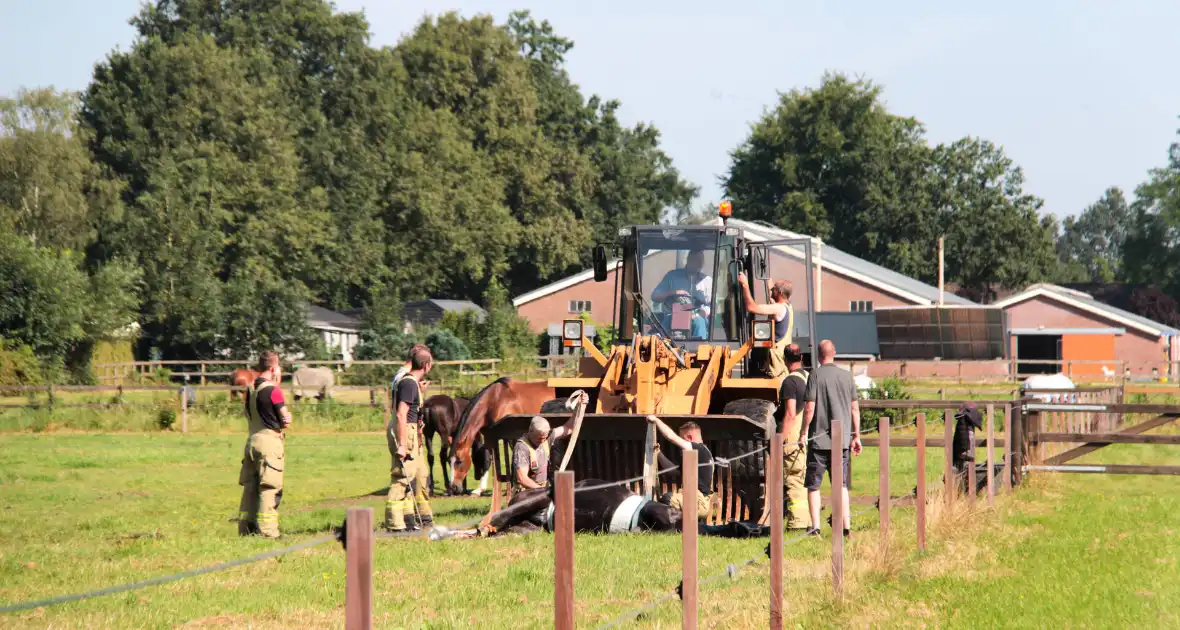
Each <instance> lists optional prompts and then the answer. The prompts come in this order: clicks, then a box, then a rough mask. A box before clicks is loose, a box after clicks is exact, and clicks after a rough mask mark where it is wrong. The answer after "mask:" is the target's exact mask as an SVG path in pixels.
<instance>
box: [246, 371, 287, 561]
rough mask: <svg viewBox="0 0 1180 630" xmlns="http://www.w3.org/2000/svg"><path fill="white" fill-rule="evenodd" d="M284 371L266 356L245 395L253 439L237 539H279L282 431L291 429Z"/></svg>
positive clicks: (248, 449) (248, 451)
mask: <svg viewBox="0 0 1180 630" xmlns="http://www.w3.org/2000/svg"><path fill="white" fill-rule="evenodd" d="M282 378H283V370H282V367H280V366H279V357H278V355H277V354H275V353H273V352H263V353H262V356H261V357H260V358H259V361H258V378H257V379H256V380H255V381H254V382H253V383H251V384H250V386H249V388H248V390H247V391H246V419H247V421H248V423H249V427H250V437H249V438H248V439H247V440H246V450H245V453H244V454H243V457H242V471H241V473H239V475H238V483H239V484H241V486H242V502H241V506H240V507H239V508H238V535H240V536H249V535H253V534H261V535H262V536H265V537H267V538H278V537H279V501H281V500H282V498H283V469H284V468H285V467H286V462H284V460H283V454H284V446H283V439H284V438H283V430H284V429H286V428H287V427H289V426H291V410H290V409H288V408H287V406H286V404H285V401H284V400H283V391H282V390H281V389H279V385H278V384H279V383H280V382H282Z"/></svg>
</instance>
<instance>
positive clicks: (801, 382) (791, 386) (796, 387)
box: [774, 374, 807, 433]
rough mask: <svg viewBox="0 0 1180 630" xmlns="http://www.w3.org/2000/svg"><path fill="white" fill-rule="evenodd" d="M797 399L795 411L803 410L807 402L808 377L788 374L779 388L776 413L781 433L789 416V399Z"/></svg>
mask: <svg viewBox="0 0 1180 630" xmlns="http://www.w3.org/2000/svg"><path fill="white" fill-rule="evenodd" d="M792 398H793V399H794V400H795V413H796V414H798V413H799V412H801V411H803V406H804V405H806V404H807V378H806V377H804V378H796V377H794V376H791V375H789V374H788V375H787V377H786V378H784V379H783V384H782V385H780V386H779V388H778V400H779V406H778V411H776V412H775V414H774V426H775V430H776V431H778V432H779V433H782V432H783V420H784V419H785V418H786V416H787V401H788V400H790V399H792Z"/></svg>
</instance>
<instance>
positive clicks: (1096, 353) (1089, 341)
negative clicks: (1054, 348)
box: [1061, 334, 1118, 379]
mask: <svg viewBox="0 0 1180 630" xmlns="http://www.w3.org/2000/svg"><path fill="white" fill-rule="evenodd" d="M1061 361H1062V363H1064V366H1063V367H1064V368H1065V373H1066V376H1069V377H1070V378H1075V379H1076V378H1078V377H1082V378H1086V377H1095V378H1098V379H1101V378H1103V372H1102V368H1103V367H1104V366H1103V365H1102V364H1101V363H1071V362H1073V361H1109V362H1110V363H1109V364H1107V365H1106V366H1105V367H1106V368H1107V369H1110V370H1114V369H1115V368H1116V367H1117V365H1118V364H1117V363H1115V360H1114V335H1113V334H1110V335H1062V336H1061Z"/></svg>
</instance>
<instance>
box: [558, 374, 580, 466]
mask: <svg viewBox="0 0 1180 630" xmlns="http://www.w3.org/2000/svg"><path fill="white" fill-rule="evenodd" d="M582 393H583V392H582V390H580V389H579V390H578V391H576V392H574V393H573V394H572V395H570V397H569V400H567V401H566V403H565V406H566V407H568V408H570V409H573V410H574V429H573V431H572V432H571V433H570V441H569V444H568V445H567V446H566V447H565V456H564V457H562V458H561V466H559V467H558V468H557V472H562V471H563V470H565V467H566V466H567V465H569V463H570V457H571V456H572V455H573V454H574V445H575V444H577V443H578V434H579V433H581V432H582V417H583V416H585V415H586V405H583V404H582Z"/></svg>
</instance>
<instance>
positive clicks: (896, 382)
mask: <svg viewBox="0 0 1180 630" xmlns="http://www.w3.org/2000/svg"><path fill="white" fill-rule="evenodd" d="M867 394H868V396H867V398H868V399H869V400H906V399H909V398H911V396H910V394H909V393H907V392H906V391H905V386H904V384H903V383H902V381H901V379H897V378H893V377H892V376H890V377H886V378H883V379H881V380H880V381H877V383H876V387H873V388H872V389H870V390H868V392H867ZM883 416H890V417H892V418H893V419H894V424H897V422H896V420H898V418H897V417H896V416H897V413H896V411H894V410H889V409H862V410H861V412H860V430H861V431H862V432H868V431H874V430H876V428H877V425H878V423H879V422H880V420H881V418H882V417H883Z"/></svg>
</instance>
